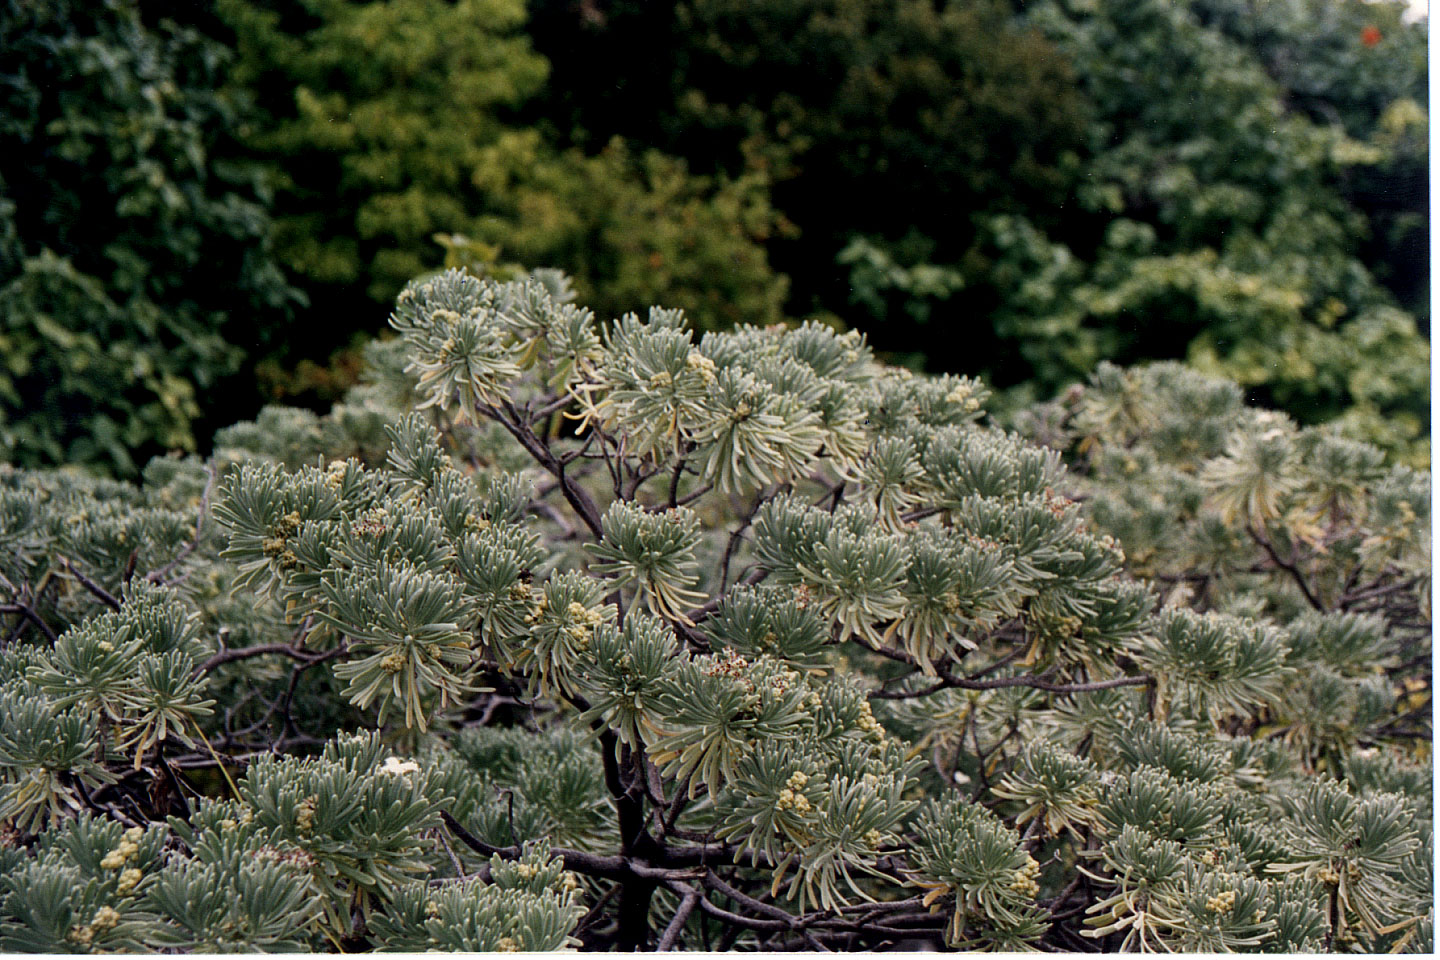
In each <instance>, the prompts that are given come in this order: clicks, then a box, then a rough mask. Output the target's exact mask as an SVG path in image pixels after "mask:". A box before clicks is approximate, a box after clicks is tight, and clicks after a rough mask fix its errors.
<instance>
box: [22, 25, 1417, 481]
mask: <svg viewBox="0 0 1440 960" xmlns="http://www.w3.org/2000/svg"><path fill="white" fill-rule="evenodd" d="M1403 11H1404V7H1403V5H1402V4H1399V3H1393V2H1380V3H1366V2H1362V0H1267V2H1255V0H1185V2H1178V0H1010V2H1006V0H949V2H945V0H680V2H676V3H647V2H644V0H529V2H528V3H527V2H525V0H210V2H206V3H194V2H188V0H150V2H146V3H144V4H139V3H137V2H135V0H50V2H44V3H39V2H32V0H4V2H0V52H3V55H0V98H3V100H4V104H3V108H0V123H3V124H4V128H5V134H6V137H5V139H6V143H7V145H11V146H7V149H6V151H5V152H4V154H3V156H0V288H3V293H4V296H3V297H0V317H3V324H0V351H3V358H4V363H3V366H0V404H3V407H0V443H3V445H4V456H5V457H6V458H7V459H11V460H15V461H18V462H24V463H27V464H33V463H39V462H59V461H68V462H79V463H87V464H91V465H94V466H95V467H97V468H101V469H106V470H111V471H117V472H120V473H130V472H133V470H134V463H136V462H143V461H144V458H145V457H146V456H148V455H149V454H150V453H153V452H156V451H158V450H163V449H194V448H195V447H196V445H197V440H196V438H198V437H205V436H208V435H209V434H210V432H211V430H210V428H211V427H213V426H214V425H216V424H219V423H228V422H232V421H235V420H239V419H244V418H247V417H250V416H253V414H254V411H255V410H257V409H258V408H259V406H260V404H261V403H262V402H264V400H266V399H275V398H285V399H288V400H289V401H290V402H298V403H302V404H308V405H312V406H320V405H328V403H329V402H330V401H331V400H333V399H334V398H335V397H337V396H338V395H340V394H341V393H342V392H343V391H344V389H345V388H346V387H348V386H350V385H351V384H352V383H353V382H354V378H355V375H356V371H357V370H358V368H359V363H358V356H359V351H360V349H361V348H362V347H363V344H364V343H365V342H366V341H368V340H369V339H370V338H371V337H372V336H374V335H375V334H376V333H377V332H378V331H380V330H381V329H382V327H383V324H384V319H385V317H386V315H387V314H388V311H389V305H390V303H391V300H392V298H393V296H394V295H395V293H396V292H397V291H398V290H399V289H400V287H401V286H402V285H403V284H404V282H405V281H407V280H408V279H410V278H411V277H413V276H415V275H416V274H419V273H423V272H425V271H428V270H432V269H436V268H439V267H441V266H444V265H466V266H469V267H470V268H471V269H474V270H476V271H478V272H488V273H492V274H497V275H500V276H505V275H508V274H510V273H512V272H513V271H514V270H515V269H516V268H522V267H523V268H532V267H536V266H555V267H559V268H562V269H564V270H566V271H567V272H568V273H569V274H570V275H571V276H573V277H574V278H575V282H576V285H577V288H578V291H577V292H578V293H579V296H580V299H581V301H582V302H585V303H588V304H591V305H592V306H594V308H595V309H596V310H597V312H599V313H600V315H601V317H602V319H608V318H609V317H611V316H615V315H618V313H620V312H622V311H624V310H627V309H631V308H633V307H635V306H637V305H640V304H646V303H651V302H658V303H664V304H667V305H670V306H677V307H682V308H684V309H685V310H686V311H687V312H689V313H690V314H691V315H692V316H693V317H694V318H695V319H696V320H697V321H698V323H699V324H700V325H701V326H703V327H708V328H722V327H725V326H728V325H730V324H732V323H736V322H755V323H774V322H780V321H785V320H795V319H800V318H805V317H817V318H821V319H823V320H825V321H826V322H828V323H831V324H833V325H837V326H843V325H850V326H853V327H856V328H859V329H861V330H863V331H865V332H866V333H867V334H868V335H869V337H870V339H871V342H872V343H873V344H874V345H875V347H876V348H877V349H878V350H880V351H881V352H882V353H883V354H885V355H887V356H888V357H889V358H890V359H892V360H895V361H898V362H902V363H906V364H908V365H910V366H912V367H916V368H921V367H923V368H926V369H929V370H932V371H963V372H968V373H979V374H983V375H984V376H985V377H986V379H987V380H989V381H990V382H991V383H992V384H993V385H995V386H996V387H998V388H1001V389H1002V391H1003V392H1002V400H1003V401H1005V402H1008V403H1009V404H1010V406H1011V407H1012V408H1014V407H1018V406H1019V405H1020V404H1022V403H1024V402H1028V401H1030V400H1032V399H1035V398H1041V397H1046V396H1050V395H1053V394H1054V393H1055V392H1056V391H1057V390H1059V389H1061V388H1063V387H1064V386H1066V385H1067V384H1070V383H1074V382H1077V381H1080V380H1082V379H1084V378H1085V377H1086V376H1087V375H1088V374H1089V373H1090V371H1091V370H1092V369H1093V368H1094V367H1095V365H1096V364H1097V363H1098V362H1099V361H1101V360H1112V361H1115V362H1119V363H1134V362H1137V361H1140V360H1146V359H1181V360H1185V361H1187V362H1188V363H1189V364H1191V365H1192V366H1194V367H1196V368H1198V369H1200V370H1203V371H1205V372H1207V373H1212V374H1220V375H1224V376H1228V377H1230V378H1233V379H1235V380H1236V381H1238V382H1239V383H1240V384H1241V385H1242V386H1243V387H1245V388H1246V390H1247V391H1248V392H1249V394H1250V399H1251V400H1252V401H1253V402H1257V403H1260V404H1263V405H1271V406H1276V407H1279V408H1281V409H1284V410H1286V411H1288V412H1289V413H1291V414H1292V415H1293V416H1295V417H1296V418H1297V419H1298V420H1300V421H1301V422H1303V423H1314V422H1320V421H1329V420H1337V421H1339V422H1340V423H1341V424H1342V425H1343V426H1344V428H1345V429H1346V430H1348V431H1350V432H1351V433H1352V434H1354V435H1357V436H1360V437H1363V438H1365V439H1368V440H1370V441H1371V442H1375V443H1377V444H1379V445H1381V446H1382V447H1384V448H1386V449H1387V450H1389V451H1390V452H1391V453H1392V454H1393V455H1395V456H1397V457H1399V458H1402V459H1406V460H1409V461H1411V462H1416V463H1428V458H1429V447H1428V402H1427V401H1428V390H1429V379H1428V371H1429V348H1428V329H1429V316H1428V299H1429V289H1428V269H1427V267H1428V243H1429V236H1428V225H1427V224H1428V221H1427V219H1426V215H1427V201H1428V196H1427V180H1426V173H1427V167H1428V161H1429V158H1428V149H1427V143H1428V104H1427V101H1426V57H1427V47H1426V33H1425V31H1426V24H1425V23H1424V22H1423V21H1421V22H1420V23H1407V22H1404V20H1402V13H1403ZM307 303H308V308H307V309H306V310H305V311H304V313H303V316H304V318H305V320H304V322H299V321H297V320H296V319H295V318H296V317H297V316H300V315H302V314H299V313H298V312H297V311H296V310H295V309H294V308H296V307H298V306H301V305H303V304H307ZM957 347H958V349H957ZM1002 405H1003V404H1002Z"/></svg>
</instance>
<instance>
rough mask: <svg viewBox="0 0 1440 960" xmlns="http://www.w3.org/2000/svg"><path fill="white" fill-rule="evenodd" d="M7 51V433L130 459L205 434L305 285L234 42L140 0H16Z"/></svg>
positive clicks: (74, 452)
mask: <svg viewBox="0 0 1440 960" xmlns="http://www.w3.org/2000/svg"><path fill="white" fill-rule="evenodd" d="M0 49H3V51H4V67H3V68H0V69H3V72H4V75H5V82H4V83H3V84H0V98H3V100H0V130H3V134H4V138H5V142H6V148H5V150H4V151H3V153H4V155H3V157H0V349H3V353H4V357H5V360H4V365H3V367H0V398H3V407H0V449H3V452H4V456H5V457H6V459H7V460H12V461H18V462H22V463H31V464H34V463H41V462H57V461H66V462H72V463H80V464H96V465H104V466H107V467H109V468H112V469H115V470H118V471H120V472H122V473H133V472H134V471H135V469H136V464H137V462H143V461H144V460H145V459H146V458H148V457H149V456H150V455H151V454H154V453H156V452H158V451H160V450H164V449H182V450H193V449H194V448H195V446H196V430H195V424H196V421H201V422H202V423H203V422H204V421H203V420H202V417H203V415H204V414H206V413H210V414H212V415H213V414H216V413H218V414H219V415H222V416H228V417H233V416H234V413H235V411H234V410H233V409H231V410H223V405H215V404H213V403H212V402H211V401H212V399H213V397H214V396H216V395H217V394H219V393H223V392H225V391H231V390H236V389H238V390H239V391H241V393H242V394H246V395H250V396H253V392H251V391H250V390H249V388H248V387H247V386H246V385H245V384H244V382H243V381H242V380H240V379H239V378H237V377H236V376H235V375H236V374H237V373H238V372H239V371H240V370H241V369H242V367H244V366H245V352H244V349H242V348H252V349H264V348H265V347H266V346H267V345H270V344H273V343H275V342H276V341H277V340H279V339H281V338H283V336H284V330H285V324H286V323H287V319H288V314H287V310H288V309H289V308H290V307H291V306H293V305H294V304H295V303H296V301H297V294H296V292H295V291H294V290H293V289H292V288H290V287H289V286H288V285H287V284H286V283H285V281H284V279H283V277H282V275H281V272H280V269H279V268H278V267H277V265H276V262H275V260H274V259H273V258H272V255H271V252H270V247H269V241H268V236H269V235H268V230H269V225H270V221H269V218H268V214H267V203H268V199H269V196H268V192H267V188H266V185H265V181H264V179H263V177H262V176H261V174H260V172H259V171H258V170H257V169H256V168H255V167H253V166H250V165H247V164H244V163H240V162H236V161H235V159H234V156H235V145H234V137H235V136H236V135H237V133H238V132H239V130H240V128H241V125H242V124H243V122H244V118H245V116H246V114H245V112H244V110H243V101H242V100H238V99H235V98H232V97H230V96H228V95H226V94H223V93H221V92H220V89H219V88H220V86H221V85H222V82H223V77H224V71H225V70H226V69H227V66H228V61H229V57H228V55H227V52H226V50H225V49H224V48H223V47H221V46H219V45H217V44H215V43H214V42H212V41H211V40H209V39H207V38H206V37H204V36H202V35H200V34H198V33H196V32H195V31H193V30H190V29H186V28H184V27H180V26H177V25H176V24H175V23H173V22H170V21H164V22H160V23H156V24H150V25H147V24H145V23H144V22H142V20H141V17H140V14H139V9H138V5H137V4H135V3H133V2H129V0H63V2H58V3H44V4H34V3H9V4H6V5H5V6H4V8H3V9H0ZM237 385H238V386H237ZM221 422H224V421H221ZM213 428H214V421H213V420H212V421H210V422H209V426H208V427H202V430H203V434H202V435H208V433H209V432H210V430H213Z"/></svg>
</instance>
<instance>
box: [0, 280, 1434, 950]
mask: <svg viewBox="0 0 1440 960" xmlns="http://www.w3.org/2000/svg"><path fill="white" fill-rule="evenodd" d="M392 323H393V325H394V327H395V328H396V330H397V332H398V334H399V336H398V337H397V338H396V339H395V340H393V341H391V342H389V343H386V344H380V345H376V346H374V347H372V348H371V350H370V353H369V362H370V363H369V373H368V375H367V381H366V382H365V383H364V384H363V385H361V386H360V387H357V388H356V389H354V390H353V391H352V392H351V393H350V394H349V395H348V396H347V397H346V399H345V401H344V402H343V403H341V404H338V405H337V406H336V407H335V409H334V410H333V411H332V412H331V413H329V414H327V415H324V416H317V415H315V414H313V413H309V412H305V411H299V410H291V409H284V408H270V409H267V410H266V411H265V412H264V413H263V414H262V415H261V417H260V419H259V420H257V421H256V422H255V423H249V424H239V425H236V426H235V427H232V428H230V429H228V430H225V431H222V432H221V433H220V434H219V435H218V436H217V438H216V451H215V454H214V456H213V457H212V458H211V459H210V460H208V461H205V462H201V461H199V460H197V459H195V458H193V457H191V458H185V459H180V458H175V457H171V458H164V459H157V460H154V461H152V462H151V463H150V465H149V466H148V467H147V468H146V470H145V475H144V482H143V484H141V485H138V486H134V485H126V484H121V483H117V482H113V481H101V480H77V479H76V478H75V477H72V476H63V475H61V474H57V473H44V472H29V471H22V470H16V469H13V468H8V467H7V468H4V472H3V473H0V517H3V521H0V546H3V553H0V598H3V601H4V605H3V607H0V616H3V619H4V623H3V625H4V628H5V639H4V643H5V646H4V651H3V656H0V699H3V709H0V823H3V829H4V833H3V844H0V864H3V866H4V869H3V871H0V876H3V879H0V945H3V946H4V948H6V949H13V950H36V951H65V952H79V951H89V950H135V949H150V950H158V949H191V950H195V949H199V950H226V949H235V948H248V949H275V950H280V949H297V948H303V949H326V948H329V949H343V950H354V949H387V950H405V951H416V950H428V949H441V950H469V951H474V950H481V951H492V950H493V951H505V950H542V949H543V950H553V949H558V948H561V947H564V946H567V945H571V946H574V945H580V946H584V947H587V948H592V949H603V948H619V949H635V948H647V947H648V948H658V949H672V948H682V949H707V948H708V949H728V948H740V949H755V948H772V949H821V948H835V949H859V948H867V947H878V946H882V945H884V944H886V943H896V942H901V941H903V942H907V943H914V942H922V943H934V944H943V945H947V946H950V947H981V948H999V949H1009V950H1015V949H1028V948H1044V949H1067V950H1068V949H1088V948H1094V947H1097V946H1098V947H1101V948H1105V949H1110V950H1115V949H1147V950H1190V951H1217V952H1218V951H1227V950H1263V951H1270V952H1282V953H1283V952H1295V951H1305V950H1341V949H1363V950H1387V949H1393V950H1400V951H1404V950H1412V951H1428V950H1429V948H1430V945H1431V943H1432V940H1433V907H1432V897H1433V894H1432V861H1433V852H1432V851H1433V840H1432V832H1431V818H1432V808H1433V804H1432V797H1431V791H1430V780H1431V774H1430V768H1429V759H1428V758H1429V745H1430V738H1431V729H1430V720H1429V706H1430V674H1429V663H1430V645H1429V630H1428V622H1427V620H1426V617H1427V615H1428V609H1429V589H1430V576H1429V551H1430V541H1429V536H1430V534H1429V529H1430V526H1429V514H1428V510H1429V502H1430V499H1429V483H1430V480H1429V476H1428V475H1427V474H1421V473H1417V472H1415V471H1413V470H1411V469H1410V468H1408V467H1403V466H1388V465H1387V464H1386V463H1385V461H1384V459H1383V458H1382V456H1381V455H1380V454H1379V453H1378V452H1377V451H1376V450H1375V449H1374V448H1371V447H1368V446H1366V445H1364V444H1359V443H1356V442H1354V441H1350V440H1345V439H1343V438H1341V437H1339V436H1338V435H1337V434H1335V433H1334V432H1333V431H1331V430H1322V429H1315V428H1300V427H1297V426H1296V425H1294V424H1293V423H1292V422H1290V421H1289V420H1287V419H1286V418H1284V417H1283V416H1280V415H1278V414H1274V413H1271V412H1267V411H1261V410H1255V409H1252V408H1248V407H1246V406H1244V404H1243V403H1242V402H1241V399H1240V393H1239V391H1238V389H1237V388H1236V387H1234V386H1233V385H1231V384H1229V383H1226V382H1223V381H1217V380H1211V379H1207V378H1204V377H1202V376H1200V375H1198V374H1195V373H1191V372H1187V371H1185V370H1183V369H1182V368H1178V367H1175V366H1157V367H1150V368H1141V369H1135V370H1130V371H1126V370H1121V369H1118V368H1110V367H1106V368H1102V369H1101V370H1100V371H1099V372H1098V373H1097V374H1096V376H1095V377H1094V379H1093V381H1092V382H1091V384H1090V385H1089V386H1086V387H1084V388H1077V389H1076V390H1075V391H1073V392H1072V393H1070V394H1067V395H1066V396H1065V397H1063V398H1061V400H1059V401H1057V402H1056V403H1053V404H1049V405H1045V406H1041V407H1038V408H1036V409H1034V410H1033V411H1031V412H1030V413H1028V414H1027V415H1026V416H1025V417H1023V418H1021V420H1020V422H1019V423H1018V424H1017V426H1018V427H1019V431H1018V432H1007V431H1005V430H1002V429H1000V428H998V427H997V426H995V425H993V424H992V423H990V422H989V421H988V420H987V416H986V412H985V403H986V400H987V392H986V390H985V389H984V388H983V387H982V386H981V385H980V384H979V383H978V382H977V381H975V380H971V379H968V378H965V377H959V376H945V377H919V376H915V375H912V374H909V373H907V372H904V371H901V370H897V369H893V368H887V367H885V366H883V365H882V364H880V363H878V362H876V360H875V359H874V357H873V356H872V354H871V352H870V349H869V347H868V346H867V344H866V343H865V341H864V339H863V338H862V337H860V336H859V335H858V334H854V333H851V334H843V335H841V334H836V333H834V332H833V331H831V330H829V329H827V328H824V327H821V326H817V325H814V324H807V325H803V326H797V327H782V326H772V327H765V328H760V327H749V328H741V329H738V330H735V331H733V332H729V333H720V334H717V333H707V334H705V335H703V336H697V335H696V334H695V333H694V332H693V331H692V330H691V329H690V328H689V327H688V326H687V324H686V322H685V319H684V317H683V315H682V314H681V313H680V312H678V311H675V310H668V309H661V308H654V309H652V310H651V311H650V312H649V313H648V315H647V316H646V317H644V318H642V317H640V316H638V315H635V314H627V315H625V316H623V317H621V318H619V319H618V320H616V321H614V322H613V323H610V324H605V325H601V324H598V323H597V322H596V320H595V318H594V316H593V315H592V313H591V312H590V311H589V310H587V309H585V308H582V307H580V306H578V305H576V304H575V303H574V302H573V298H572V296H571V292H570V287H569V284H568V281H567V280H566V279H565V278H564V277H563V276H560V275H558V274H555V273H550V272H541V273H537V274H535V275H528V276H525V277H523V278H521V279H518V280H515V281H511V282H507V283H496V282H494V281H492V280H487V279H483V278H479V277H476V276H473V275H470V274H467V273H464V272H462V271H458V270H452V271H448V272H446V273H443V274H440V275H436V276H432V277H429V278H427V279H424V280H422V281H417V282H415V283H412V284H410V285H409V286H407V287H406V289H405V290H404V291H403V292H402V293H401V294H400V296H399V298H398V299H397V303H396V309H395V313H394V317H393V320H392ZM357 731H358V732H357Z"/></svg>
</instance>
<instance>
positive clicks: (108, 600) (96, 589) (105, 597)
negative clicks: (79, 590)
mask: <svg viewBox="0 0 1440 960" xmlns="http://www.w3.org/2000/svg"><path fill="white" fill-rule="evenodd" d="M60 565H61V566H63V567H64V568H65V572H66V573H68V574H70V576H72V577H74V578H75V579H76V580H78V581H79V582H80V585H81V586H82V587H84V588H85V589H86V590H89V591H90V592H91V593H92V594H94V595H95V596H96V597H97V598H99V600H100V602H101V603H103V604H105V606H107V607H109V608H110V609H111V610H119V609H120V601H119V600H116V599H115V598H114V597H113V596H111V594H110V591H109V590H106V589H105V588H104V587H102V586H100V584H98V583H96V582H95V581H94V580H91V579H90V578H89V577H87V576H85V574H83V573H81V572H80V571H79V570H77V569H75V565H74V564H73V563H71V562H70V561H69V559H68V558H66V557H61V558H60Z"/></svg>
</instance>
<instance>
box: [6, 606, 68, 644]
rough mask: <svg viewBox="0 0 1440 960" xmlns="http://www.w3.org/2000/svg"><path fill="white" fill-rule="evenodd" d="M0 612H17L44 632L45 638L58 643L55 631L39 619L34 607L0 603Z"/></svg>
mask: <svg viewBox="0 0 1440 960" xmlns="http://www.w3.org/2000/svg"><path fill="white" fill-rule="evenodd" d="M0 613H18V614H20V615H21V616H22V617H24V618H25V619H26V620H29V621H30V622H31V623H33V624H34V625H35V626H36V628H37V629H38V630H39V631H40V632H41V633H43V634H45V639H47V640H49V641H50V642H51V643H52V644H54V643H58V642H59V640H60V638H59V637H57V636H55V631H54V630H51V629H50V625H49V624H47V623H46V622H45V621H44V620H42V619H40V615H39V614H38V613H36V612H35V611H34V609H32V608H31V607H30V606H28V605H27V604H23V603H6V604H0Z"/></svg>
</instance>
